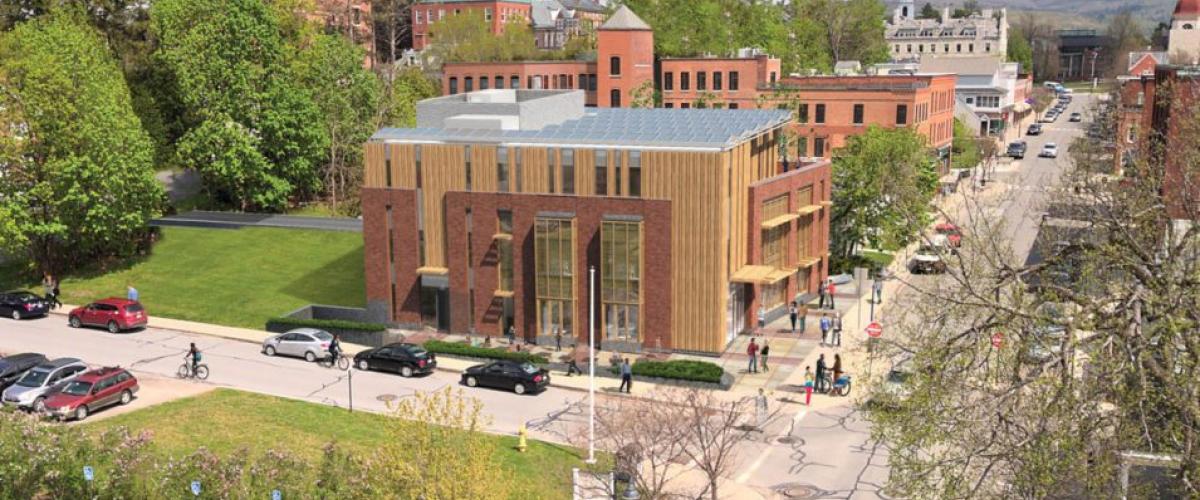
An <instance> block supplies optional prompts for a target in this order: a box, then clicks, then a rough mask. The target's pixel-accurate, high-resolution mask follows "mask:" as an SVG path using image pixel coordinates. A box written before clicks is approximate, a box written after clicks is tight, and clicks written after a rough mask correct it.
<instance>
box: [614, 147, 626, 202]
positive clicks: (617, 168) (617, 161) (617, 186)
mask: <svg viewBox="0 0 1200 500" xmlns="http://www.w3.org/2000/svg"><path fill="white" fill-rule="evenodd" d="M615 153H616V154H614V155H613V193H615V194H616V195H617V196H621V163H622V161H623V159H624V157H625V154H624V153H622V152H621V151H615Z"/></svg>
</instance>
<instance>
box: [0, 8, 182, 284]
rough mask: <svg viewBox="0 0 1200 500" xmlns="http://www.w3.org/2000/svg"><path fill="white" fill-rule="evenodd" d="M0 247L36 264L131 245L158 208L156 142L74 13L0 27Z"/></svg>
mask: <svg viewBox="0 0 1200 500" xmlns="http://www.w3.org/2000/svg"><path fill="white" fill-rule="evenodd" d="M0 110H3V111H2V113H3V114H2V115H0V119H2V120H0V122H2V124H3V125H2V127H3V128H0V165H3V167H4V175H3V176H0V217H2V218H3V219H6V222H5V223H3V224H0V246H3V248H4V250H6V251H7V252H9V253H13V254H17V255H26V256H28V257H29V258H30V259H31V260H32V261H34V262H36V263H37V264H38V265H39V267H41V268H42V269H43V270H51V271H59V270H65V269H68V268H70V267H73V266H75V265H78V264H80V263H82V262H84V261H85V259H90V258H97V257H106V256H115V255H123V254H129V253H132V252H133V251H135V250H136V248H137V246H138V243H139V241H140V238H141V237H143V236H144V235H145V228H146V224H147V222H148V221H149V220H150V219H151V218H152V217H154V216H156V215H157V214H158V210H159V206H160V203H161V202H162V199H163V196H162V189H161V187H160V186H159V185H158V183H157V182H156V181H155V180H154V169H153V164H152V156H153V146H152V144H151V142H150V139H149V137H148V136H147V135H146V132H145V130H143V129H142V126H141V122H140V121H139V120H138V118H137V116H136V115H135V114H134V112H133V108H132V105H131V101H130V97H129V89H128V87H127V86H126V84H125V80H124V78H123V76H122V74H121V71H120V70H119V69H118V67H117V63H116V61H115V60H114V59H113V58H112V56H111V54H110V52H109V50H108V48H107V47H106V44H105V41H104V39H103V38H102V37H101V35H100V33H98V32H97V31H96V30H95V29H93V28H91V27H90V26H89V25H88V21H87V20H86V18H85V17H84V15H83V14H82V13H80V12H77V11H73V10H65V9H64V10H63V11H60V12H57V13H55V14H51V15H48V16H42V17H39V18H37V19H34V20H30V21H25V22H22V23H21V24H20V25H18V26H17V27H16V28H15V29H13V30H12V31H10V32H8V33H5V34H4V35H2V36H0Z"/></svg>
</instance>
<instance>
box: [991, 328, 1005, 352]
mask: <svg viewBox="0 0 1200 500" xmlns="http://www.w3.org/2000/svg"><path fill="white" fill-rule="evenodd" d="M1003 344H1004V334H1003V333H1000V332H996V333H993V334H992V347H995V348H996V349H999V348H1000V346H1001V345H1003Z"/></svg>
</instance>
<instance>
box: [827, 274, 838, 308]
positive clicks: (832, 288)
mask: <svg viewBox="0 0 1200 500" xmlns="http://www.w3.org/2000/svg"><path fill="white" fill-rule="evenodd" d="M825 293H827V294H829V308H830V309H837V306H836V305H834V303H833V294H835V293H837V285H835V284H834V283H833V280H832V279H831V280H829V286H827V287H825Z"/></svg>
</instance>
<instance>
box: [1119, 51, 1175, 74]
mask: <svg viewBox="0 0 1200 500" xmlns="http://www.w3.org/2000/svg"><path fill="white" fill-rule="evenodd" d="M1147 57H1149V58H1151V59H1154V65H1155V66H1157V65H1159V64H1167V62H1168V58H1167V53H1166V52H1159V51H1135V52H1130V53H1129V67H1128V68H1125V70H1126V71H1132V70H1133V68H1134V66H1137V65H1138V64H1141V63H1142V60H1143V59H1145V58H1147Z"/></svg>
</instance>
